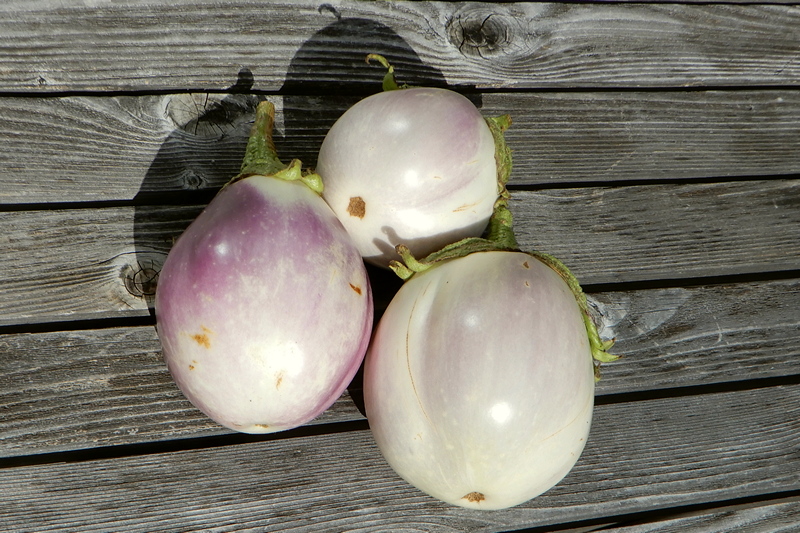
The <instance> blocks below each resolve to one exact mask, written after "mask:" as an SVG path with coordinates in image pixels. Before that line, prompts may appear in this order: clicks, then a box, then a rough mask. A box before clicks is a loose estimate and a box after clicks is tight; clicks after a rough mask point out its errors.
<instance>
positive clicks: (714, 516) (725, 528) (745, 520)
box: [603, 498, 800, 533]
mask: <svg viewBox="0 0 800 533" xmlns="http://www.w3.org/2000/svg"><path fill="white" fill-rule="evenodd" d="M798 524H800V501H798V500H797V499H796V498H791V499H786V500H780V501H778V502H773V503H769V504H761V505H756V504H749V505H741V506H730V507H728V506H725V507H721V508H718V509H710V510H706V511H702V512H688V513H683V515H682V516H677V517H673V518H669V519H665V520H660V521H657V522H647V523H640V524H630V525H625V526H621V527H612V528H606V529H603V531H604V532H605V533H695V532H696V533H699V532H701V531H702V532H703V533H730V532H731V531H736V533H763V532H765V531H769V532H771V533H792V532H794V531H797V527H798Z"/></svg>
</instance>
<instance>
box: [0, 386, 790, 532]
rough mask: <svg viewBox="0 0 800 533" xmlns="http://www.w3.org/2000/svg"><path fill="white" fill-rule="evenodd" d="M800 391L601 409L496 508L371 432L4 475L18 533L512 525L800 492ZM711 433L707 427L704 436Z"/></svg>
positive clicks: (6, 509) (0, 490) (3, 489)
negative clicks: (441, 492)
mask: <svg viewBox="0 0 800 533" xmlns="http://www.w3.org/2000/svg"><path fill="white" fill-rule="evenodd" d="M799 411H800V386H797V385H795V386H785V387H773V388H768V389H757V390H751V391H739V392H729V393H718V394H709V395H702V396H687V397H678V398H665V399H658V400H649V401H643V402H633V403H622V404H613V405H605V406H601V407H598V408H597V410H596V415H595V419H594V425H593V428H592V433H591V435H590V438H589V442H588V443H587V447H586V449H585V451H584V453H583V455H582V456H581V459H580V460H579V461H578V463H577V465H576V466H575V468H574V469H573V470H572V472H570V474H569V475H568V476H567V477H566V478H565V479H564V480H562V482H561V483H559V484H558V485H557V486H556V487H554V488H553V489H551V490H550V491H548V492H547V493H546V494H544V495H542V496H540V497H538V498H536V499H534V500H532V501H530V502H528V503H525V504H523V505H520V506H518V507H515V508H512V509H508V510H504V511H496V512H480V511H466V510H463V509H461V508H456V507H452V506H447V505H445V504H442V503H440V502H437V501H434V500H433V499H431V498H429V497H427V496H425V495H423V494H422V493H420V492H419V491H417V490H416V489H414V488H412V487H411V486H410V485H407V484H406V483H404V482H402V481H401V480H400V479H399V478H398V477H397V475H396V474H394V473H393V472H392V471H391V469H390V468H389V467H388V466H387V465H386V463H384V462H383V460H382V459H381V457H380V455H379V452H378V450H377V448H376V446H375V445H374V443H373V441H372V438H371V436H370V434H369V432H368V431H367V430H363V431H352V432H346V433H338V434H331V435H319V436H311V437H300V438H294V439H288V440H276V441H265V442H256V443H248V444H242V445H235V446H225V447H218V448H211V449H200V450H186V451H181V452H175V453H169V454H150V455H143V456H130V457H122V458H116V459H105V460H95V461H85V462H78V463H57V462H56V463H49V464H41V465H33V466H19V467H13V468H6V469H3V470H0V495H2V498H3V502H4V505H3V506H2V508H0V520H2V522H3V523H4V524H5V525H6V526H7V527H8V528H10V529H13V530H14V531H37V532H41V531H58V530H66V529H70V530H75V529H80V530H81V531H101V530H103V531H107V530H109V529H113V530H114V531H156V530H157V531H173V530H181V531H196V530H211V529H212V528H218V529H215V530H216V531H223V530H224V531H243V530H247V529H248V528H266V529H267V530H269V531H341V530H355V531H368V530H369V531H375V530H387V531H389V530H391V531H397V530H421V531H431V530H433V531H483V532H487V531H507V530H511V529H516V528H520V527H524V526H536V525H540V526H546V525H551V524H559V523H568V522H572V521H576V520H581V519H596V518H600V517H606V516H609V515H610V514H627V513H633V512H639V511H642V510H648V509H654V508H665V507H675V506H680V505H687V504H698V503H706V502H715V501H721V500H724V499H726V498H740V497H747V496H754V495H760V494H766V493H771V492H776V491H781V490H797V489H798V488H800V473H798V472H800V464H798V461H799V460H800V459H798V455H797V453H796V450H797V447H798V446H800V440H798V439H800V436H799V435H800V432H799V431H798V430H800V418H798V417H797V413H798V412H799ZM698 428H702V431H698Z"/></svg>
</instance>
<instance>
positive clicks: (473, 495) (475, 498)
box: [461, 492, 486, 503]
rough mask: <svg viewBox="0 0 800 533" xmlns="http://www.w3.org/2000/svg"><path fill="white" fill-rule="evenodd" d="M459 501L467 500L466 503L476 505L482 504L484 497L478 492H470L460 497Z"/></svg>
mask: <svg viewBox="0 0 800 533" xmlns="http://www.w3.org/2000/svg"><path fill="white" fill-rule="evenodd" d="M461 499H462V500H467V501H468V502H472V503H478V502H482V501H483V500H485V499H486V496H484V495H483V494H481V493H480V492H470V493H469V494H467V495H466V496H464V497H462V498H461Z"/></svg>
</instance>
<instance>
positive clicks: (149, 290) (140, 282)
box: [120, 259, 161, 298]
mask: <svg viewBox="0 0 800 533" xmlns="http://www.w3.org/2000/svg"><path fill="white" fill-rule="evenodd" d="M160 272H161V264H160V263H156V261H154V260H152V259H143V260H140V261H137V262H136V264H135V265H131V264H127V265H125V266H123V267H122V272H121V273H120V276H121V277H122V280H123V283H124V284H125V290H127V291H128V293H130V294H131V295H133V296H135V297H137V298H152V297H153V296H155V294H156V286H157V285H158V275H159V273H160Z"/></svg>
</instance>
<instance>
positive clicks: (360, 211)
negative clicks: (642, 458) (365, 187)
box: [347, 196, 367, 218]
mask: <svg viewBox="0 0 800 533" xmlns="http://www.w3.org/2000/svg"><path fill="white" fill-rule="evenodd" d="M347 212H348V213H349V214H350V216H351V217H358V218H364V215H366V214H367V204H366V203H365V202H364V199H363V198H361V197H360V196H353V197H352V198H350V204H349V205H348V206H347Z"/></svg>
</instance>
